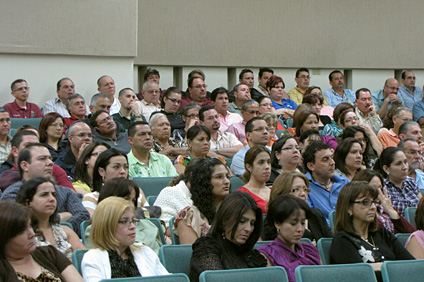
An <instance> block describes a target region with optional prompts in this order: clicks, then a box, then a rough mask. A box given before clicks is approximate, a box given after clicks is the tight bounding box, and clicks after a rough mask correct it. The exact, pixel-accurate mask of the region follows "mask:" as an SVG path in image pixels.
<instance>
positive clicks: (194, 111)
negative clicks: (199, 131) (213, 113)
mask: <svg viewBox="0 0 424 282" xmlns="http://www.w3.org/2000/svg"><path fill="white" fill-rule="evenodd" d="M199 110H200V106H199V105H197V104H196V103H195V102H190V103H188V104H187V105H186V106H185V107H184V108H183V110H182V111H181V118H182V119H183V121H184V128H182V129H175V130H174V131H172V138H174V139H175V140H179V141H184V140H187V139H186V133H187V131H188V130H189V129H190V127H192V126H193V125H198V124H199Z"/></svg>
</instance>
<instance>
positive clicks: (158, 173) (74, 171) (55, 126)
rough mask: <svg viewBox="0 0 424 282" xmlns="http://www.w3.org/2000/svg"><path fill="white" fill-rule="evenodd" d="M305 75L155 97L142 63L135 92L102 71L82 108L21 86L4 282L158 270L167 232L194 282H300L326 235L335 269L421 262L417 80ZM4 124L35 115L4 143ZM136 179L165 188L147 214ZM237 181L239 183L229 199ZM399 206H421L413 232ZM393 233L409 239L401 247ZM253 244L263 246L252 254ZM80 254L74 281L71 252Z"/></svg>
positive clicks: (71, 97)
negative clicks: (259, 278)
mask: <svg viewBox="0 0 424 282" xmlns="http://www.w3.org/2000/svg"><path fill="white" fill-rule="evenodd" d="M310 79H311V76H310V71H309V70H308V69H306V68H300V69H298V70H297V71H296V73H295V81H296V87H294V88H293V89H291V90H290V91H288V92H287V93H286V92H285V83H284V80H283V78H282V77H279V76H277V75H275V74H274V71H273V70H272V69H269V68H262V69H260V71H259V74H258V82H259V85H258V87H257V88H255V87H254V74H253V72H252V71H251V70H249V69H244V70H242V71H241V73H240V75H239V83H238V84H237V85H235V86H234V88H233V89H232V90H228V89H226V88H224V87H218V88H216V89H214V90H213V91H212V92H208V91H207V86H206V84H205V80H206V77H205V74H204V73H203V72H202V71H201V70H193V71H192V72H190V73H189V75H188V80H187V85H188V88H187V90H186V91H181V90H179V89H177V88H176V87H169V88H168V89H166V90H162V89H161V88H160V86H159V85H160V74H159V72H158V71H157V70H155V69H148V70H147V72H146V74H145V76H144V84H143V86H142V90H141V91H140V93H136V92H135V91H134V90H133V89H131V88H123V89H122V90H120V91H119V94H118V97H115V83H114V80H113V78H112V77H110V76H106V75H105V76H102V77H100V78H99V79H98V81H97V84H98V91H99V93H97V94H95V95H93V96H92V98H91V101H90V103H89V104H88V103H86V102H85V100H84V98H83V96H82V95H80V94H78V93H75V85H74V83H73V82H72V80H71V79H70V78H63V79H61V80H59V81H58V82H57V97H55V98H53V99H52V100H49V101H47V102H46V103H45V104H44V106H43V107H42V109H40V108H39V107H38V106H37V105H36V104H34V103H30V102H28V99H29V89H30V88H29V86H28V82H27V81H25V80H24V79H17V80H15V81H14V82H13V83H12V85H11V91H12V92H11V93H12V95H13V96H14V98H15V100H14V101H13V102H11V103H7V104H5V105H4V107H0V161H1V162H2V164H1V166H0V173H1V174H0V189H1V190H0V211H1V212H0V226H2V228H1V230H0V268H1V269H2V271H0V281H3V280H4V281H18V280H21V281H22V280H23V281H45V280H43V279H48V280H47V281H83V279H84V280H85V281H99V280H101V279H107V278H119V277H138V276H152V275H164V274H168V271H167V270H166V269H165V267H164V266H163V265H162V264H161V262H160V261H159V259H158V256H157V253H158V250H159V248H160V246H161V245H162V244H163V242H162V241H161V240H160V239H159V238H160V236H159V235H165V238H166V242H167V243H171V239H170V238H171V233H174V235H175V236H178V239H179V242H180V244H190V245H192V248H193V255H192V258H191V265H190V280H191V281H198V280H199V275H200V273H201V272H203V271H204V270H217V269H235V268H251V267H266V266H275V265H278V266H283V267H284V268H285V269H286V271H287V274H288V277H289V280H290V281H295V278H294V270H295V268H296V267H297V266H299V265H319V264H321V260H320V256H319V253H318V250H317V247H316V244H317V241H318V240H320V239H321V238H326V237H327V238H333V243H332V247H331V250H330V261H331V263H355V262H368V263H371V265H372V266H373V267H374V269H375V270H376V272H377V276H378V274H379V271H380V269H381V264H382V262H384V261H385V260H399V259H414V258H416V259H422V258H424V236H423V228H424V203H423V202H424V200H423V199H422V194H421V192H420V189H424V172H423V171H422V170H423V169H424V164H423V146H424V143H423V142H422V141H423V140H422V139H423V138H422V133H421V125H423V124H424V110H423V109H424V101H423V100H422V98H423V93H422V90H421V88H419V87H417V86H415V75H414V73H413V72H412V71H409V70H407V71H404V72H403V73H402V81H401V82H402V85H403V86H401V87H400V86H399V82H398V81H397V80H396V79H394V78H389V79H387V80H386V81H385V83H384V87H383V89H381V90H379V91H376V92H374V93H371V91H370V90H369V89H367V88H360V89H358V90H356V91H352V90H350V89H345V85H344V77H343V73H342V72H341V71H338V70H335V71H333V72H331V73H330V75H329V83H330V85H331V88H330V89H328V90H326V91H324V92H322V90H321V88H320V87H318V86H312V85H310ZM11 118H13V119H16V118H23V119H28V120H29V119H32V118H39V119H40V120H41V121H40V122H39V126H38V127H33V126H30V125H28V126H23V127H21V128H19V129H18V130H17V131H16V132H14V135H13V137H11V136H10V135H9V134H10V129H11ZM134 177H169V178H170V179H171V178H172V180H171V182H170V183H169V186H168V187H163V189H161V191H160V193H159V195H158V197H157V199H156V200H155V202H154V204H153V206H150V205H149V203H148V201H147V198H146V195H145V193H144V192H143V187H139V186H138V185H137V183H135V182H133V181H131V180H130V179H132V178H134ZM232 177H240V178H241V179H242V180H243V182H244V185H242V186H241V187H240V188H238V189H237V191H234V192H231V191H232V190H231V187H230V186H231V181H230V180H231V178H232ZM147 196H148V195H147ZM408 207H418V209H417V213H416V217H415V221H416V228H415V227H414V226H413V225H412V224H411V223H410V222H408V221H407V220H406V219H405V211H406V209H407V208H408ZM157 210H159V212H157ZM334 212H335V226H334V230H331V229H330V214H331V213H334ZM145 217H157V218H159V219H160V220H161V221H162V223H163V229H158V228H157V227H156V226H155V225H154V224H152V223H151V222H148V223H147V222H145V221H143V219H144V218H145ZM86 220H91V225H90V226H89V227H88V228H87V229H86V230H83V231H85V234H83V235H82V236H83V237H84V238H83V239H84V241H85V242H86V243H85V244H83V243H82V242H81V240H80V237H79V236H81V230H80V228H81V223H82V222H84V221H86ZM60 223H69V224H70V225H71V227H72V228H70V227H68V226H66V225H63V224H60ZM160 233H163V234H160ZM396 233H412V234H411V237H410V239H409V240H408V242H407V244H406V247H405V246H403V245H402V244H401V243H400V242H399V241H398V240H397V238H396V237H395V236H394V234H396ZM302 238H307V239H309V240H310V242H311V243H304V242H300V241H301V239H302ZM258 240H265V241H272V242H270V243H268V244H265V245H262V246H260V247H259V248H257V249H256V248H254V246H255V243H256V242H257V241H258ZM87 248H89V251H88V252H87V253H86V254H85V255H84V258H83V261H82V266H81V270H82V277H81V276H80V275H79V274H78V272H77V271H76V269H75V268H74V267H73V266H72V264H71V262H70V259H71V254H72V252H73V251H75V250H85V249H87ZM31 279H35V280H31Z"/></svg>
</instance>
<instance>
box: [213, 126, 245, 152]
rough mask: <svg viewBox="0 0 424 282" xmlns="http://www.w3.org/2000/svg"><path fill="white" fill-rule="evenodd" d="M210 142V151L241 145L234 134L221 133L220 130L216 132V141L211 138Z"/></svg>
mask: <svg viewBox="0 0 424 282" xmlns="http://www.w3.org/2000/svg"><path fill="white" fill-rule="evenodd" d="M210 142H211V150H214V149H215V148H218V149H224V148H231V147H234V146H238V145H243V144H242V143H241V142H240V141H239V140H238V139H237V137H236V136H235V135H234V134H232V133H229V132H221V131H220V130H218V138H217V139H216V141H215V140H214V139H213V138H211V141H210Z"/></svg>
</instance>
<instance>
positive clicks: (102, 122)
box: [99, 116, 112, 125]
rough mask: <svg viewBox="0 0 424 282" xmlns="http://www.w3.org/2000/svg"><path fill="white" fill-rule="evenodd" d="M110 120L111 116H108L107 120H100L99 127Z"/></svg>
mask: <svg viewBox="0 0 424 282" xmlns="http://www.w3.org/2000/svg"><path fill="white" fill-rule="evenodd" d="M111 119H112V117H111V116H108V117H107V118H104V119H102V120H101V121H100V122H99V124H100V125H105V124H106V123H107V122H108V121H110V120H111Z"/></svg>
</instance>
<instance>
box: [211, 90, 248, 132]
mask: <svg viewBox="0 0 424 282" xmlns="http://www.w3.org/2000/svg"><path fill="white" fill-rule="evenodd" d="M228 95H229V94H228V90H227V89H225V88H224V87H218V88H216V89H215V90H214V91H212V94H211V99H212V104H213V106H214V108H215V110H216V111H217V112H218V115H219V123H220V127H219V130H221V131H222V132H224V131H226V130H227V129H228V127H229V126H230V125H232V124H234V123H239V122H241V120H242V118H241V116H240V115H238V114H235V113H230V112H229V111H228V108H229V105H230V102H229V100H228Z"/></svg>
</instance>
